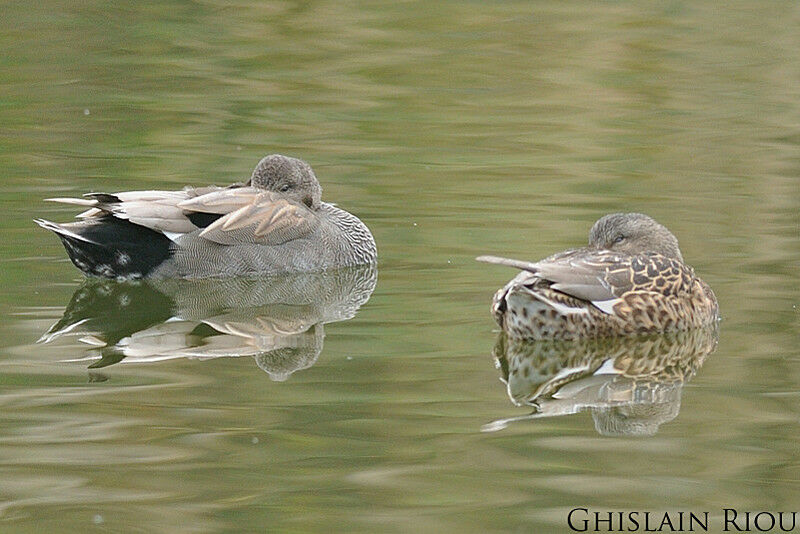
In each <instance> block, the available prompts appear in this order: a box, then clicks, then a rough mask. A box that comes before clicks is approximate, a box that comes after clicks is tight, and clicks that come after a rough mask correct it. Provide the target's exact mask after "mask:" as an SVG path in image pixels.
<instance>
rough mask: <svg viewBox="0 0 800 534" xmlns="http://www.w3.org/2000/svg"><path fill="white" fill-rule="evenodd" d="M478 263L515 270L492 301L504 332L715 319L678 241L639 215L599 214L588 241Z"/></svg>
mask: <svg viewBox="0 0 800 534" xmlns="http://www.w3.org/2000/svg"><path fill="white" fill-rule="evenodd" d="M478 260H480V261H485V262H487V263H495V264H500V265H507V266H510V267H515V268H518V269H522V272H521V273H520V274H519V275H517V276H516V277H515V278H514V279H512V280H511V281H510V282H509V283H508V284H506V285H505V287H503V288H502V289H500V290H499V291H497V293H496V294H495V296H494V301H493V304H492V313H493V315H494V318H495V320H496V321H497V322H498V324H499V325H500V326H501V327H502V328H503V330H504V331H505V332H507V333H508V334H509V335H512V336H515V337H521V338H527V339H574V338H579V337H598V336H612V335H622V334H640V333H647V332H665V331H671V330H688V329H691V328H699V327H704V326H708V325H710V324H712V323H713V322H715V321H716V320H717V317H718V308H717V299H716V297H715V296H714V292H713V291H711V288H710V287H709V286H708V285H707V284H706V283H705V282H703V281H702V280H701V279H700V278H698V277H697V276H696V275H695V274H694V270H693V269H692V268H691V267H689V266H688V265H686V264H685V263H683V256H682V255H681V251H680V249H679V248H678V240H677V239H676V238H675V236H674V235H672V233H671V232H670V231H669V230H667V229H666V228H665V227H664V226H662V225H660V224H659V223H657V222H656V221H654V220H653V219H651V218H650V217H648V216H647V215H642V214H641V213H616V214H612V215H606V216H605V217H602V218H601V219H600V220H598V221H597V222H596V223H595V224H594V226H592V229H591V231H590V232H589V245H588V246H587V247H584V248H580V249H575V250H567V251H565V252H560V253H558V254H555V255H553V256H550V257H549V258H545V259H544V260H541V261H538V262H535V263H532V262H526V261H519V260H511V259H506V258H498V257H495V256H481V257H479V258H478Z"/></svg>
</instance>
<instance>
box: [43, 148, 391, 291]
mask: <svg viewBox="0 0 800 534" xmlns="http://www.w3.org/2000/svg"><path fill="white" fill-rule="evenodd" d="M321 196H322V188H321V187H320V185H319V182H318V181H317V177H316V176H315V175H314V171H312V170H311V167H310V166H309V165H308V164H307V163H305V162H304V161H301V160H299V159H295V158H289V157H286V156H281V155H277V154H276V155H272V156H267V157H265V158H264V159H262V160H261V161H260V162H259V164H258V166H257V167H256V168H255V170H254V171H253V176H252V177H251V178H250V180H249V181H248V182H247V183H246V184H234V185H231V186H229V187H215V186H210V187H202V188H191V187H187V188H185V189H183V190H182V191H128V192H124V193H115V194H107V193H90V194H87V195H85V198H82V199H75V198H53V199H50V200H53V201H56V202H63V203H67V204H77V205H79V206H84V207H86V208H88V210H87V211H84V212H83V213H81V214H80V215H78V217H79V218H81V219H83V220H82V221H80V222H75V223H69V224H56V223H52V222H50V221H45V220H43V219H37V220H36V222H37V223H38V224H39V225H40V226H42V227H44V228H46V229H48V230H52V231H53V232H55V233H56V234H57V235H58V237H59V238H61V241H62V242H63V243H64V247H65V248H66V249H67V253H68V254H69V257H70V259H71V260H72V262H73V263H74V264H75V266H76V267H78V268H79V269H80V270H82V271H83V272H84V273H86V274H88V275H96V276H104V277H107V278H120V277H121V278H142V277H154V278H163V277H184V278H201V277H210V276H216V277H219V276H242V275H252V274H272V273H286V272H313V271H321V270H324V269H332V268H339V267H345V266H352V265H362V264H367V263H374V262H375V260H376V256H377V250H376V248H375V241H374V239H373V238H372V234H370V232H369V229H367V227H366V226H365V225H364V224H363V223H362V222H361V221H360V220H359V219H358V218H357V217H355V216H354V215H351V214H350V213H348V212H346V211H344V210H342V209H339V208H337V207H336V206H334V205H333V204H328V203H325V202H322V200H321Z"/></svg>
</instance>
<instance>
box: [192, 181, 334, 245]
mask: <svg viewBox="0 0 800 534" xmlns="http://www.w3.org/2000/svg"><path fill="white" fill-rule="evenodd" d="M178 207H179V208H181V209H184V210H189V211H195V212H204V213H216V214H221V215H222V216H221V217H219V218H218V219H217V220H216V221H214V222H213V223H212V224H210V225H208V226H207V227H206V228H205V229H204V230H203V231H202V232H201V233H200V234H199V236H200V237H202V238H204V239H207V240H209V241H213V242H215V243H219V244H222V245H246V244H258V245H280V244H281V243H285V242H287V241H291V240H294V239H300V238H302V237H304V236H306V235H308V234H310V233H311V232H313V231H314V230H315V229H316V228H317V226H318V224H319V219H318V218H317V216H316V214H315V213H314V212H312V211H311V210H310V209H308V208H307V207H306V206H305V205H303V204H300V203H297V202H294V201H292V200H289V199H287V198H285V197H283V196H281V195H279V194H277V193H273V192H271V191H264V190H261V189H256V188H253V187H241V188H235V189H226V190H221V191H214V192H211V193H207V194H205V195H201V196H198V197H196V198H192V199H189V200H185V201H183V202H180V203H179V204H178Z"/></svg>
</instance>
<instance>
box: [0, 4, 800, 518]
mask: <svg viewBox="0 0 800 534" xmlns="http://www.w3.org/2000/svg"><path fill="white" fill-rule="evenodd" d="M3 15H4V17H3V18H4V20H5V22H6V24H5V25H4V27H3V28H2V29H0V45H2V49H3V51H4V52H3V54H2V66H3V68H2V69H0V138H2V143H0V172H1V173H2V176H3V182H2V185H0V202H1V203H2V207H3V218H2V220H0V226H1V227H2V236H3V240H2V244H1V245H0V247H2V251H3V253H2V258H1V259H0V282H2V286H0V287H2V289H0V310H2V312H3V320H2V324H0V496H1V497H0V530H2V531H4V532H41V531H46V530H55V531H81V532H85V531H94V530H97V531H104V530H109V531H114V532H123V531H124V532H128V531H142V532H150V531H164V532H241V531H267V530H282V531H302V532H306V531H326V532H327V531H331V530H337V531H363V532H375V531H384V532H408V531H423V532H433V531H436V532H456V531H457V532H486V531H520V532H534V531H535V532H565V531H567V528H566V524H565V519H566V513H567V512H568V511H569V510H570V509H571V508H574V507H576V506H583V507H587V508H590V509H593V510H610V509H613V510H651V511H663V510H687V511H688V510H692V511H696V512H703V511H708V512H710V516H711V518H712V519H711V521H712V523H714V522H716V524H719V521H720V516H721V510H722V508H723V507H728V508H739V509H741V510H773V511H780V510H796V509H797V503H798V502H800V483H799V482H798V480H800V454H799V453H798V448H797V442H796V438H797V435H798V430H800V428H798V427H799V426H800V389H798V381H799V380H800V352H798V334H800V328H799V326H800V323H799V322H798V321H799V319H798V310H797V306H798V304H800V290H798V287H800V286H798V275H797V272H798V271H797V268H798V265H800V245H798V242H799V241H798V237H800V231H799V230H800V215H799V214H800V181H799V180H798V176H800V135H798V127H799V126H800V90H799V89H798V84H797V80H798V76H800V59H798V55H797V53H796V52H797V49H798V46H800V42H798V33H797V31H796V28H797V23H798V16H799V15H800V14H799V13H798V8H797V6H796V4H795V3H794V2H780V1H779V2H773V3H769V4H768V5H767V4H763V3H757V4H752V3H749V2H737V1H734V2H728V3H727V4H726V5H725V8H724V9H722V8H720V7H719V5H718V4H717V3H714V2H680V1H674V2H666V3H665V2H617V3H599V4H598V3H594V2H574V3H570V4H569V5H562V4H561V3H558V2H534V3H531V2H504V3H499V4H485V3H477V2H437V3H429V2H410V3H409V2H405V3H397V4H393V5H391V6H390V5H376V4H371V3H368V2H355V3H348V4H342V3H340V2H326V1H323V2H313V3H303V2H301V3H291V2H246V1H245V2H239V3H237V4H235V5H230V4H228V3H224V2H215V1H211V2H202V3H185V2H166V3H161V4H159V5H148V6H136V7H133V6H131V7H122V6H117V7H108V6H107V5H106V4H105V3H100V2H93V1H88V2H83V3H81V4H76V5H72V6H67V5H65V4H63V3H59V2H47V1H45V2H41V3H38V4H35V5H34V4H27V3H16V4H9V5H6V6H4V7H3ZM272 152H280V153H285V154H289V155H295V156H299V157H302V158H303V159H305V160H306V161H308V162H309V163H310V164H311V165H312V166H313V167H314V168H315V170H316V173H317V175H318V176H319V178H320V180H321V181H322V185H323V187H324V198H326V199H327V200H328V201H332V202H336V203H338V204H339V205H340V206H342V207H343V208H345V209H347V210H349V211H351V212H353V213H356V214H357V215H358V216H359V217H361V218H362V219H363V220H364V221H365V222H366V223H367V224H368V225H369V226H370V228H372V230H373V233H374V234H375V237H376V240H377V242H378V247H379V254H380V263H379V265H378V280H377V286H376V287H375V290H374V292H373V293H372V295H371V298H370V299H369V301H368V302H366V303H363V304H362V305H361V307H360V309H358V311H357V313H356V314H355V315H354V316H353V317H352V318H350V319H349V320H339V321H334V322H329V323H327V324H325V325H324V340H323V341H324V344H323V347H322V350H321V351H319V354H318V355H317V357H316V359H314V360H313V364H312V365H310V366H304V365H300V366H299V367H298V368H297V369H295V370H294V371H293V372H291V373H289V374H288V375H287V374H286V373H283V374H282V375H280V376H281V378H285V380H283V381H276V380H272V379H271V378H274V377H272V376H271V375H270V374H269V373H265V372H264V371H263V370H262V369H261V368H260V367H259V366H258V365H257V361H254V359H253V358H250V357H239V358H229V357H225V358H201V359H198V358H189V357H176V358H170V359H164V360H162V361H138V362H137V361H132V360H133V359H132V358H126V359H127V360H129V361H128V362H125V360H123V362H122V363H118V364H113V365H108V366H102V367H94V368H92V369H89V366H90V365H91V364H92V363H94V362H97V361H98V360H97V358H96V357H91V356H92V353H91V350H96V349H92V348H91V347H87V344H86V343H85V342H82V341H80V340H79V339H80V336H76V337H73V338H70V337H69V336H65V337H63V338H61V340H59V341H58V342H53V343H48V344H42V343H39V344H37V343H36V341H37V340H38V339H39V338H40V337H41V336H42V335H43V334H45V333H46V332H47V331H48V329H49V328H50V327H51V326H52V325H53V324H54V323H57V322H58V321H59V320H61V319H62V316H63V314H64V312H65V311H66V310H67V308H68V306H69V303H70V301H71V299H72V298H73V295H74V294H75V293H76V291H79V290H80V288H81V284H82V277H81V276H80V274H79V273H78V271H77V270H76V269H74V267H73V266H72V265H71V264H70V263H69V262H68V260H66V256H65V254H64V252H63V250H62V249H61V245H60V244H59V242H58V240H57V239H56V238H55V237H54V236H52V235H50V234H49V233H47V232H44V231H43V230H41V229H40V228H38V227H36V226H35V225H34V224H33V223H32V222H31V220H32V218H34V217H45V218H48V219H53V220H57V221H66V220H68V219H69V218H70V217H72V216H73V215H74V213H75V212H74V211H73V210H70V209H69V207H65V206H58V205H53V204H47V203H44V202H42V199H43V198H45V197H48V196H70V195H80V194H81V193H83V192H86V191H118V190H125V189H144V188H179V187H182V186H183V185H186V184H192V185H203V184H207V183H217V184H224V183H229V182H233V181H237V180H241V179H243V178H246V177H247V175H248V174H249V172H250V171H251V170H252V168H253V166H254V165H255V163H256V162H257V161H258V159H259V158H260V157H262V156H263V155H265V154H267V153H272ZM620 210H635V211H643V212H645V213H648V214H650V215H652V216H653V217H655V218H656V219H657V220H659V221H660V222H662V223H664V224H665V225H666V226H668V227H669V228H670V229H671V230H672V231H673V232H674V233H675V234H676V235H677V236H678V238H679V240H680V243H681V248H682V251H683V255H684V257H685V258H686V259H687V261H688V262H689V263H691V264H692V265H693V266H694V267H695V268H696V270H697V271H698V273H700V274H701V276H702V277H703V278H704V279H705V280H706V281H707V282H709V283H710V284H711V285H712V287H713V288H714V289H715V291H716V294H717V296H718V298H719V301H720V305H721V309H722V314H723V321H722V323H721V324H720V332H719V343H718V346H717V348H716V351H715V352H713V354H710V355H709V356H708V357H707V358H705V360H704V361H703V364H702V366H700V367H699V368H698V369H697V370H696V374H695V375H694V376H693V377H692V378H691V380H690V381H688V382H687V383H685V384H684V385H683V388H682V391H681V398H680V410H679V413H678V414H677V416H675V417H674V418H672V419H670V420H669V421H667V422H664V423H663V424H661V425H660V426H659V427H658V429H657V432H656V433H655V435H653V436H651V437H632V436H624V435H623V436H619V435H617V436H613V437H612V436H604V435H601V434H600V433H598V431H597V430H596V428H595V423H594V421H593V419H592V412H591V410H583V411H579V412H578V413H575V414H573V415H565V416H562V417H549V418H540V419H534V420H529V421H519V422H516V423H513V424H510V425H509V426H508V427H507V428H505V429H502V430H499V431H496V432H482V429H483V428H484V427H485V425H487V424H489V423H491V422H492V421H496V420H499V419H503V418H509V417H517V416H523V415H526V414H528V413H530V412H531V408H530V407H527V406H516V405H515V404H513V403H512V402H511V401H510V399H509V397H508V394H507V387H506V385H505V384H503V382H502V381H501V380H500V378H501V377H502V373H503V371H502V369H496V368H495V359H494V358H493V356H492V352H493V348H494V346H495V342H496V332H495V331H494V324H493V322H492V320H491V318H490V316H489V313H488V305H489V301H490V299H491V295H492V293H493V291H494V290H495V289H496V288H497V287H499V286H500V285H501V284H503V283H504V282H505V281H506V280H507V279H508V278H510V277H511V276H512V275H513V272H511V271H509V270H508V269H504V268H502V267H495V266H488V265H483V264H478V263H476V262H474V257H475V256H477V255H479V254H484V253H491V254H498V255H510V256H517V257H522V258H530V259H534V258H538V257H542V256H545V255H548V254H550V253H551V252H554V251H556V250H561V249H564V248H567V247H571V246H576V245H578V244H581V243H583V242H584V241H585V240H586V235H587V233H588V229H589V227H590V226H591V223H592V222H593V221H594V220H596V219H597V218H598V217H599V216H601V215H602V214H604V213H608V212H612V211H620ZM135 291H142V290H141V289H137V290H135ZM105 306H106V307H105V308H103V307H101V308H100V309H101V310H108V313H112V312H116V315H115V316H114V317H112V319H114V320H118V321H119V323H118V327H119V328H120V329H121V330H120V333H121V334H124V335H123V336H122V337H125V336H126V335H130V334H131V333H132V332H135V331H140V330H142V329H141V328H139V329H135V327H137V325H136V324H134V321H135V320H137V319H136V317H133V316H131V317H126V316H125V313H121V312H120V311H121V309H122V308H116V309H115V308H114V306H113V305H111V304H108V303H107V304H106V305H105ZM153 313H156V312H153ZM158 313H159V314H160V313H163V310H158ZM167 318H169V316H168V317H167ZM206 318H207V317H206ZM167 324H170V323H167ZM204 324H206V325H207V323H204ZM215 324H218V323H215ZM315 324H316V323H315ZM152 326H153V325H148V326H145V327H143V328H149V327H152ZM207 326H208V325H207ZM123 331H124V332H123ZM185 334H186V332H183V334H182V335H185ZM194 334H196V335H201V337H202V336H211V335H212V333H211V332H209V331H207V330H205V331H202V332H200V331H195V332H194ZM192 339H195V338H192ZM304 339H307V338H304ZM311 339H312V340H314V343H316V341H315V340H316V339H317V338H316V337H314V336H313V335H312V336H311ZM312 344H313V343H312ZM87 351H88V352H87ZM195 356H196V355H195Z"/></svg>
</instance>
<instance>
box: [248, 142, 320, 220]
mask: <svg viewBox="0 0 800 534" xmlns="http://www.w3.org/2000/svg"><path fill="white" fill-rule="evenodd" d="M249 183H250V184H251V185H252V186H253V187H258V188H260V189H266V190H267V191H273V192H275V193H281V194H282V195H285V196H286V197H288V198H291V199H292V200H295V201H297V202H301V203H303V204H305V205H306V206H308V207H309V208H311V209H317V208H319V204H320V202H321V199H322V187H320V185H319V182H318V181H317V177H316V176H315V175H314V171H312V170H311V166H310V165H309V164H308V163H306V162H305V161H303V160H299V159H297V158H290V157H288V156H281V155H280V154H272V155H270V156H266V157H265V158H263V159H262V160H261V161H259V162H258V165H256V168H255V169H254V170H253V176H252V177H251V178H250V182H249Z"/></svg>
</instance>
